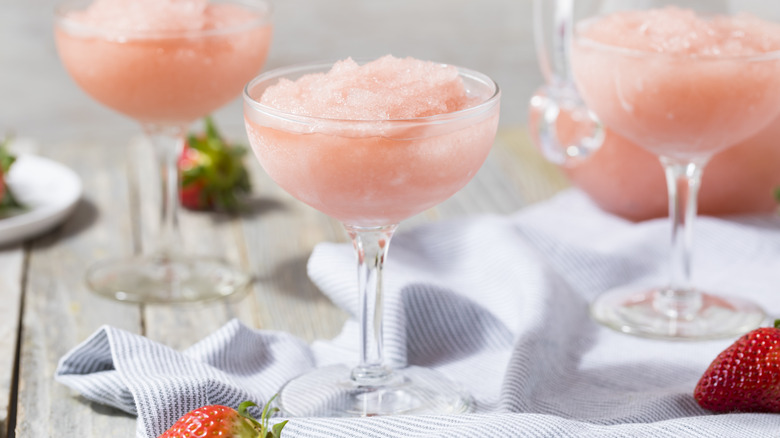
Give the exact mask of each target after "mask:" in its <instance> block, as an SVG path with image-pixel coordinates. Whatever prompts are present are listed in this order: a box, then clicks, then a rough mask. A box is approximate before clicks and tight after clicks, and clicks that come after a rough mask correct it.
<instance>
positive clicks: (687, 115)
mask: <svg viewBox="0 0 780 438" xmlns="http://www.w3.org/2000/svg"><path fill="white" fill-rule="evenodd" d="M563 1H567V0H563ZM765 6H768V4H767V2H753V1H712V0H700V1H694V0H689V1H684V0H679V1H657V0H621V1H588V0H585V1H577V2H576V9H575V10H574V11H573V13H574V14H575V17H577V19H575V20H574V22H575V23H576V24H575V32H574V40H573V45H572V50H571V63H572V71H573V73H574V78H575V82H576V84H577V89H578V90H579V92H580V94H581V95H582V97H583V99H584V101H585V103H586V104H587V106H588V107H589V108H590V109H591V110H593V111H594V112H595V113H596V114H597V115H598V117H599V119H600V120H601V121H602V122H603V123H604V125H605V126H606V127H608V128H609V129H611V130H613V131H615V132H617V133H618V134H620V135H622V136H623V137H625V138H627V139H629V140H631V141H633V142H634V143H636V144H638V145H640V146H641V147H643V148H645V149H646V150H648V151H650V152H651V153H653V154H655V155H657V156H658V157H659V159H660V162H661V164H662V166H663V168H664V169H665V173H666V179H667V186H668V192H669V217H670V222H671V257H670V262H671V264H670V277H671V278H670V281H669V283H668V284H667V285H663V286H661V287H656V288H650V289H649V290H644V291H637V290H635V289H633V288H625V287H624V288H618V289H615V290H611V291H608V292H606V293H604V294H602V295H601V296H599V297H598V298H597V299H596V300H595V302H593V303H592V307H591V310H592V314H593V316H594V317H595V318H596V319H597V320H598V321H600V322H601V323H603V324H605V325H607V326H609V327H612V328H615V329H617V330H620V331H623V332H626V333H630V334H635V335H639V336H646V337H654V338H666V339H710V338H722V337H733V336H737V335H739V334H742V333H744V332H746V331H748V330H750V329H752V328H754V327H756V326H758V325H760V324H761V322H762V321H763V319H764V317H765V315H764V312H763V311H762V310H761V309H760V308H759V307H758V306H756V305H755V304H753V303H750V302H747V301H745V300H742V299H740V298H736V297H725V296H719V295H712V294H709V293H705V292H703V291H701V290H699V289H697V288H696V287H694V286H692V284H691V247H692V242H693V239H692V238H693V228H692V227H693V222H694V219H695V217H696V196H697V192H698V189H699V185H700V181H701V175H702V171H703V170H704V167H705V165H706V164H707V161H708V160H709V159H710V158H711V157H712V156H713V155H714V154H716V153H717V152H719V151H722V150H724V149H726V148H728V147H730V146H733V145H735V144H736V143H738V142H740V141H742V140H744V139H746V138H748V137H750V136H752V135H753V134H755V133H757V132H758V131H759V130H761V129H762V128H764V127H765V126H766V125H767V124H768V123H769V122H771V121H772V120H774V119H775V118H776V117H777V115H778V112H779V111H780V52H778V51H772V50H777V47H778V45H777V41H778V27H777V26H776V25H774V24H773V23H768V22H762V21H761V20H758V18H754V17H761V18H762V19H766V17H767V16H768V14H767V12H768V11H767V10H765V9H758V8H762V7H765ZM647 9H656V10H657V9H666V10H667V11H670V10H676V11H677V12H683V13H687V12H684V11H690V10H692V11H694V12H695V14H696V15H697V16H699V17H708V18H707V20H709V21H708V23H709V24H712V25H713V26H716V25H717V23H718V20H722V19H723V18H724V17H731V18H732V19H733V18H734V17H739V19H740V20H742V22H743V25H742V27H741V28H740V29H738V30H737V31H734V32H732V33H729V34H728V35H727V36H725V37H724V38H723V40H722V41H720V43H721V44H722V45H721V46H720V47H715V46H711V47H710V48H709V49H708V50H709V52H698V53H696V54H694V53H693V52H691V51H686V50H687V49H688V48H690V47H691V45H692V44H697V41H698V40H699V38H705V39H706V38H710V37H711V36H712V35H715V34H716V33H717V32H719V30H718V31H709V30H702V29H704V28H702V27H700V26H697V25H693V24H691V23H692V21H688V22H685V23H684V26H681V25H680V24H679V23H678V22H676V21H675V23H673V24H670V23H668V19H666V18H665V19H664V23H663V26H680V27H681V28H682V29H684V31H685V35H684V36H683V37H681V38H678V37H674V38H672V37H670V36H669V35H670V33H664V35H665V36H666V39H662V42H661V43H658V42H656V44H655V45H654V46H652V47H651V48H648V49H636V47H637V46H632V48H626V46H625V45H626V44H627V43H626V41H646V40H647V38H649V37H648V35H653V34H654V33H656V32H665V31H660V30H658V29H659V28H658V27H653V26H654V25H655V24H657V22H658V20H656V22H655V23H654V24H648V22H646V21H642V22H638V23H639V24H638V25H633V24H632V25H630V26H629V25H626V27H625V28H624V32H623V33H620V34H618V33H612V34H609V35H608V36H604V34H602V36H599V37H596V38H594V37H593V35H596V34H599V33H600V32H604V23H605V22H606V21H604V16H606V15H607V14H611V13H614V12H617V11H621V12H626V11H631V12H632V13H635V12H636V11H638V10H647ZM751 9H752V10H751ZM774 9H777V7H774ZM742 12H748V13H752V15H753V16H754V17H751V16H747V15H745V14H741V15H737V14H738V13H742ZM631 26H634V27H631ZM629 28H631V29H632V30H631V31H628V30H627V29H629ZM678 30H679V29H678ZM757 33H762V34H763V35H764V36H765V38H764V42H763V43H762V44H768V45H771V44H774V45H773V46H771V47H772V48H770V49H768V51H767V49H763V51H756V52H753V53H743V52H738V51H734V52H728V54H726V53H724V51H725V50H726V49H724V47H726V46H728V47H730V48H733V47H740V50H742V49H743V48H744V47H747V46H748V45H749V42H747V41H748V40H749V39H750V38H753V37H754V36H755V35H756V34H757ZM631 35H633V36H631ZM675 38H678V39H675ZM686 38H687V39H686ZM616 40H617V41H616ZM675 45H677V46H678V47H676V48H674V47H673V46H675ZM680 45H682V46H684V48H683V47H681V46H680ZM713 47H714V48H713ZM675 50H677V51H675Z"/></svg>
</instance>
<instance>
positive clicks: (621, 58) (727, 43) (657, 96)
mask: <svg viewBox="0 0 780 438" xmlns="http://www.w3.org/2000/svg"><path fill="white" fill-rule="evenodd" d="M777 50H780V26H778V25H776V24H774V23H770V22H766V21H763V20H760V19H758V18H755V17H753V16H751V15H748V14H740V15H735V16H716V17H713V18H706V19H705V18H702V17H700V16H698V15H697V14H695V13H694V12H693V11H691V10H685V9H679V8H676V7H667V8H663V9H654V10H645V11H629V12H620V13H615V14H612V15H609V16H606V17H602V18H595V19H592V20H589V21H586V22H582V23H580V24H579V27H578V29H577V38H576V40H575V45H574V50H573V55H572V56H573V59H572V64H573V69H574V76H575V79H576V82H577V86H578V88H579V90H580V92H581V94H582V96H583V98H584V100H585V102H586V103H587V104H588V106H589V107H590V108H591V109H592V110H593V111H595V113H596V114H598V116H599V117H600V118H601V120H602V121H603V122H604V124H605V125H606V126H607V127H608V128H609V129H611V130H613V131H615V132H617V133H618V134H620V135H622V136H623V137H625V138H627V139H629V140H631V141H633V142H635V143H637V144H639V145H641V146H643V147H644V148H646V149H648V150H650V151H651V152H653V153H654V154H656V155H664V156H675V157H680V158H689V157H693V156H701V155H707V154H713V153H715V152H718V151H721V150H723V149H725V148H727V147H729V146H733V145H735V144H737V143H738V142H740V141H743V140H745V139H747V138H749V137H751V136H752V135H754V134H756V133H757V132H758V131H760V130H761V129H762V128H764V127H765V126H767V125H768V124H769V122H770V121H772V120H774V119H775V118H776V116H777V115H778V112H780V105H778V102H780V81H778V79H777V78H778V77H780V60H778V59H776V58H777V57H776V55H775V54H774V53H773V52H775V51H777ZM767 56H769V57H775V59H774V60H767V59H766V57H767Z"/></svg>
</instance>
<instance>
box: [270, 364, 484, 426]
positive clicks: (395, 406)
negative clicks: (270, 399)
mask: <svg viewBox="0 0 780 438" xmlns="http://www.w3.org/2000/svg"><path fill="white" fill-rule="evenodd" d="M350 373H351V369H350V368H348V367H347V366H345V365H334V366H329V367H324V368H317V369H315V370H314V371H311V372H309V373H306V374H303V375H301V376H299V377H297V378H295V379H293V380H291V381H289V382H288V383H287V384H286V385H285V386H284V387H283V388H282V389H281V391H280V394H279V406H280V408H281V409H282V413H283V414H284V415H285V416H290V417H373V416H379V415H402V414H407V415H409V414H415V415H435V414H459V413H464V412H468V411H470V410H471V409H472V407H473V401H472V399H471V397H470V396H469V395H468V394H467V393H466V392H465V391H464V390H462V389H461V388H460V387H459V386H458V385H457V384H455V383H454V382H452V381H450V380H449V379H447V378H446V377H444V376H442V375H441V374H439V373H438V372H436V371H434V370H431V369H428V368H420V367H407V368H404V369H400V370H393V372H392V374H391V376H390V377H389V379H388V380H387V381H385V383H384V384H382V385H376V386H373V385H372V386H359V385H357V384H356V383H355V382H354V381H352V380H351V379H350Z"/></svg>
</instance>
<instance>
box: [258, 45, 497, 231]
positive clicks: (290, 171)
mask: <svg viewBox="0 0 780 438" xmlns="http://www.w3.org/2000/svg"><path fill="white" fill-rule="evenodd" d="M470 80H471V81H475V80H474V79H470ZM463 81H464V79H463V78H462V77H461V75H460V74H459V73H458V70H457V69H456V68H455V67H451V66H443V65H441V64H434V63H430V62H424V61H419V60H415V59H410V58H407V59H396V58H392V57H389V56H388V57H384V58H380V59H378V60H376V61H373V62H371V63H368V64H364V65H363V66H358V65H357V64H356V63H354V62H353V61H351V60H346V61H342V62H339V63H336V64H335V65H334V67H333V69H332V70H331V71H330V72H329V73H327V74H324V73H321V74H320V73H317V74H313V75H307V76H303V77H302V78H300V79H298V80H297V81H295V82H291V81H289V80H281V81H280V82H279V83H278V84H276V85H272V86H271V87H269V88H267V89H266V90H265V92H264V93H263V94H262V98H261V99H258V98H260V96H259V95H258V96H252V93H253V91H252V90H250V96H252V97H254V98H255V99H258V100H261V102H262V103H263V104H264V105H267V106H269V107H271V108H276V109H279V110H281V111H284V112H285V113H291V114H298V115H303V116H308V117H317V118H316V119H308V120H309V121H310V122H311V124H300V125H298V126H296V125H295V124H284V123H280V122H278V121H275V120H273V119H272V118H268V117H266V116H264V115H263V114H262V111H254V110H252V109H249V108H248V109H247V112H246V122H247V131H248V133H249V140H250V143H251V144H252V148H253V149H254V151H255V153H256V155H257V157H258V158H259V160H260V163H261V164H262V166H263V168H264V169H265V170H266V172H268V174H269V175H270V176H271V178H273V179H274V180H275V181H276V182H277V183H278V184H279V185H280V186H281V187H282V188H283V189H285V190H286V191H287V192H288V193H290V194H292V195H293V196H294V197H296V198H298V199H299V200H301V201H303V202H305V203H306V204H308V205H310V206H312V207H314V208H316V209H318V210H320V211H322V212H323V213H325V214H327V215H329V216H331V217H334V218H336V219H338V220H340V221H342V222H344V223H346V224H349V225H355V226H381V225H389V224H394V223H398V222H400V221H401V220H403V219H406V218H408V217H410V216H412V215H414V214H417V213H420V212H422V211H423V210H425V209H427V208H430V207H432V206H434V205H436V204H438V203H440V202H442V201H444V200H445V199H447V198H448V197H450V196H452V195H453V194H454V193H455V192H457V191H458V190H460V189H461V188H462V187H463V186H464V185H466V183H467V182H468V181H469V180H471V178H472V177H473V176H474V175H475V174H476V173H477V171H478V170H479V168H480V166H481V165H482V163H483V162H484V160H485V158H486V157H487V154H488V152H489V151H490V148H491V146H492V144H493V139H494V136H495V133H496V129H497V125H498V115H499V106H498V102H497V99H495V101H494V104H491V105H488V106H487V107H486V108H485V109H484V110H480V111H478V112H476V113H475V114H473V115H472V117H462V118H458V117H457V116H456V115H455V116H454V117H453V118H452V120H443V119H440V118H438V119H436V120H438V123H432V121H430V120H429V119H425V118H420V117H428V116H435V115H438V114H447V113H452V112H455V111H459V110H463V109H465V108H468V107H471V106H474V105H475V104H479V103H482V102H485V101H486V100H487V99H488V98H490V97H491V96H492V95H493V94H494V93H495V92H496V90H495V89H493V88H492V87H488V86H486V85H481V87H482V91H480V93H482V94H478V95H468V94H467V93H466V90H465V88H464V84H463ZM472 85H474V84H472ZM472 88H473V89H479V86H473V87H472ZM261 91H262V90H261ZM258 94H259V92H258ZM415 118H420V119H416V120H414V121H401V120H399V119H415ZM383 121H384V122H383Z"/></svg>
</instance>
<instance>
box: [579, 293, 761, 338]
mask: <svg viewBox="0 0 780 438" xmlns="http://www.w3.org/2000/svg"><path fill="white" fill-rule="evenodd" d="M668 292H669V291H667V290H664V289H651V290H648V291H645V292H637V291H636V290H635V289H615V290H611V291H608V292H606V293H604V294H602V295H600V296H599V297H597V298H596V300H595V301H594V302H593V303H592V304H591V308H590V310H591V315H592V316H593V318H594V319H595V320H596V321H598V322H600V323H601V324H603V325H605V326H607V327H610V328H612V329H615V330H617V331H620V332H623V333H627V334H630V335H635V336H641V337H646V338H656V339H668V340H691V341H695V340H707V339H722V338H732V337H736V336H740V335H743V334H745V333H746V332H748V331H750V330H752V329H754V328H756V327H758V326H759V325H761V323H762V322H763V321H764V319H765V318H766V314H765V313H764V311H763V310H762V309H761V308H760V307H758V306H757V305H755V304H753V303H751V302H749V301H745V300H742V299H740V298H735V297H725V296H719V295H710V294H706V293H700V292H696V297H697V299H699V298H700V301H699V303H700V305H699V304H698V303H697V305H696V306H695V310H694V311H692V312H689V313H686V314H677V315H675V312H670V311H669V308H670V306H669V303H668V302H663V297H664V296H666V295H668ZM659 295H661V296H662V297H661V298H660V299H659ZM659 301H660V303H659ZM661 307H662V308H663V310H662V309H661Z"/></svg>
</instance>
